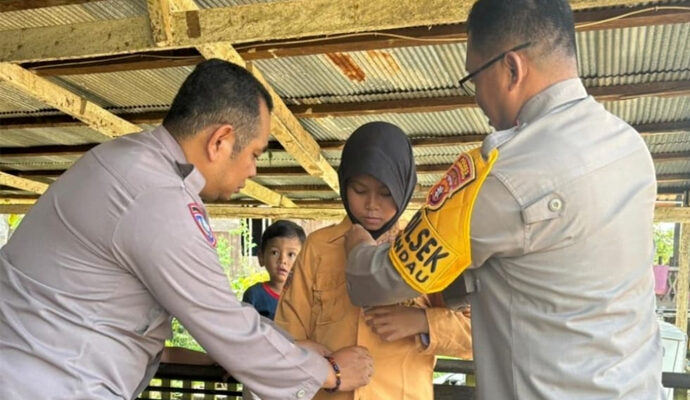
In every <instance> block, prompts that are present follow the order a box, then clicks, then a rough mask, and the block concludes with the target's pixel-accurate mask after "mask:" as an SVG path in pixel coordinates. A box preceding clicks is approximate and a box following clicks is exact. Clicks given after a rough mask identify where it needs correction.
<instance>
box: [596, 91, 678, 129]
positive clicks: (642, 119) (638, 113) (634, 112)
mask: <svg viewBox="0 0 690 400" xmlns="http://www.w3.org/2000/svg"><path fill="white" fill-rule="evenodd" d="M603 104H604V107H606V109H607V110H609V111H611V112H612V113H613V114H615V115H617V116H618V117H620V118H622V119H624V120H625V121H626V122H628V123H629V124H632V125H635V124H648V123H654V122H671V121H683V120H687V119H689V118H690V96H679V97H641V98H637V99H629V100H622V101H607V102H603Z"/></svg>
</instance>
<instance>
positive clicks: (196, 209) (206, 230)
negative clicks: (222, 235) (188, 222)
mask: <svg viewBox="0 0 690 400" xmlns="http://www.w3.org/2000/svg"><path fill="white" fill-rule="evenodd" d="M187 207H188V208H189V212H190V213H191V214H192V218H194V222H196V226H197V227H198V228H199V230H200V231H201V233H202V234H203V235H204V238H205V239H206V241H207V242H208V244H209V245H211V247H213V248H215V247H216V244H218V241H217V240H216V235H214V234H213V230H212V229H211V225H209V223H208V219H207V218H206V212H205V211H204V208H203V207H202V206H201V205H199V204H197V203H189V204H188V205H187Z"/></svg>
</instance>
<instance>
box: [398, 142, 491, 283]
mask: <svg viewBox="0 0 690 400" xmlns="http://www.w3.org/2000/svg"><path fill="white" fill-rule="evenodd" d="M497 158H498V149H493V150H492V151H491V152H490V153H489V157H488V160H484V157H482V154H481V148H477V149H474V150H472V151H469V152H467V153H463V154H461V155H460V157H458V159H457V160H456V161H455V162H454V163H453V165H451V166H450V168H449V169H448V171H446V173H445V175H444V176H443V177H442V178H441V180H440V181H439V182H438V183H436V184H435V185H434V186H433V187H432V188H431V189H430V190H429V194H428V195H427V200H426V204H425V205H424V206H422V208H421V209H420V210H419V211H417V213H416V214H415V215H414V217H412V220H411V221H410V222H409V224H407V227H405V229H404V230H403V231H401V232H400V233H399V234H398V236H397V237H396V238H395V242H394V243H393V245H392V246H391V249H390V251H389V253H388V257H389V258H390V260H391V262H392V263H393V265H394V266H395V268H396V269H397V270H398V272H399V273H400V275H401V276H402V278H403V279H404V280H405V282H407V284H408V285H409V286H410V287H412V288H413V289H415V290H417V291H418V292H421V293H425V294H426V293H435V292H440V291H441V290H443V289H445V288H446V287H447V286H448V285H450V284H451V283H452V282H453V281H454V280H455V279H456V278H457V277H458V276H460V274H461V273H462V272H463V271H464V270H465V269H467V267H469V266H470V264H471V263H472V251H471V245H470V220H471V218H472V209H473V208H474V202H475V201H476V199H477V194H478V193H479V189H481V187H482V184H483V183H484V180H485V179H486V177H487V176H488V175H489V172H490V171H491V167H493V165H494V163H495V162H496V159H497Z"/></svg>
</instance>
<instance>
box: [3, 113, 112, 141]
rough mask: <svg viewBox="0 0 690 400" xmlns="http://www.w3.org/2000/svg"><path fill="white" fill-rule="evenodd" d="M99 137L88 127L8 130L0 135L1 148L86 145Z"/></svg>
mask: <svg viewBox="0 0 690 400" xmlns="http://www.w3.org/2000/svg"><path fill="white" fill-rule="evenodd" d="M1 121H2V120H1V119H0V122H1ZM99 136H101V137H102V135H100V134H99V133H97V132H96V131H94V130H92V129H91V128H88V127H86V126H73V127H59V128H28V129H7V130H2V134H0V147H28V146H46V145H70V144H85V143H94V139H95V138H97V137H99Z"/></svg>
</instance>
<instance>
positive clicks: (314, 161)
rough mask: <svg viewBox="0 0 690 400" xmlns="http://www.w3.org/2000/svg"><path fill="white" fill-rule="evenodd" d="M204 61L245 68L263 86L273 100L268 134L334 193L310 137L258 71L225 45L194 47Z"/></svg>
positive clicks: (332, 175)
mask: <svg viewBox="0 0 690 400" xmlns="http://www.w3.org/2000/svg"><path fill="white" fill-rule="evenodd" d="M197 49H198V50H199V52H200V53H201V54H202V55H203V56H204V57H206V58H220V59H222V60H227V61H230V62H233V63H236V64H239V65H242V66H244V67H246V68H247V69H248V70H249V71H250V72H251V73H252V74H253V75H254V76H255V77H256V78H257V79H258V80H259V81H260V82H261V83H262V84H263V85H264V87H266V90H267V91H268V93H269V94H270V96H271V98H272V100H273V112H272V113H271V133H272V135H273V137H274V138H276V140H278V141H279V142H280V144H281V145H282V146H283V148H284V149H285V150H286V151H287V152H288V153H289V154H290V155H291V156H293V157H294V158H295V160H297V162H298V163H299V164H300V165H301V166H302V167H303V168H304V169H305V170H306V171H307V172H308V173H309V175H312V176H315V177H318V178H320V179H322V180H323V181H324V182H326V184H327V185H328V186H330V187H331V188H333V190H334V191H335V192H336V193H338V192H339V190H340V189H339V186H338V174H337V173H336V172H335V169H333V167H332V166H331V165H330V164H329V163H328V161H327V160H326V159H325V158H324V157H323V155H322V154H321V149H320V148H319V145H318V144H317V143H316V141H315V140H314V138H313V137H312V136H311V135H310V134H309V133H308V132H307V131H306V130H305V129H304V127H302V125H301V124H300V123H299V121H298V120H297V118H295V116H294V115H293V114H292V112H290V110H289V109H288V107H287V106H286V105H285V103H284V102H283V100H282V99H281V98H280V96H278V94H277V93H276V92H275V90H273V89H272V88H271V86H270V85H269V84H268V83H267V82H266V79H265V78H264V77H263V75H262V74H261V72H260V71H259V70H257V69H256V68H253V67H252V66H251V65H247V64H246V63H245V62H244V60H242V58H241V57H240V55H239V54H238V53H237V51H235V49H234V48H232V46H231V45H230V44H229V43H214V44H205V45H200V46H198V47H197Z"/></svg>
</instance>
